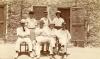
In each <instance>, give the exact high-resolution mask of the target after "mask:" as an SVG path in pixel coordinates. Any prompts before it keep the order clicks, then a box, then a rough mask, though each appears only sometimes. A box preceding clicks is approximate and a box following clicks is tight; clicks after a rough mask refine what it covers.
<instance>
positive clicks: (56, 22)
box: [53, 17, 64, 26]
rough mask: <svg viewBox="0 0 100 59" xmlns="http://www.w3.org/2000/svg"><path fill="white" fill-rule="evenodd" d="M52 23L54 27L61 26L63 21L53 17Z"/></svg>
mask: <svg viewBox="0 0 100 59" xmlns="http://www.w3.org/2000/svg"><path fill="white" fill-rule="evenodd" d="M53 23H54V24H55V26H62V23H64V19H63V18H61V17H60V18H57V17H55V18H54V19H53Z"/></svg>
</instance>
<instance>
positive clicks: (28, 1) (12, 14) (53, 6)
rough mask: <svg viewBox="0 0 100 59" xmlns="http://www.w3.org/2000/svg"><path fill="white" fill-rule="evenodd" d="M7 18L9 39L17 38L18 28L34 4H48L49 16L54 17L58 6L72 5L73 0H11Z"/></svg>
mask: <svg viewBox="0 0 100 59" xmlns="http://www.w3.org/2000/svg"><path fill="white" fill-rule="evenodd" d="M7 5H8V20H7V23H8V25H7V41H15V40H16V38H17V37H16V28H17V27H18V26H19V21H20V20H21V18H25V17H26V15H27V13H28V12H29V11H30V10H33V6H46V7H47V9H48V11H49V16H50V17H51V18H53V17H54V16H55V15H54V13H55V11H56V10H57V7H71V6H72V5H73V0H72V1H71V0H68V1H66V0H53V1H52V0H9V1H8V3H7Z"/></svg>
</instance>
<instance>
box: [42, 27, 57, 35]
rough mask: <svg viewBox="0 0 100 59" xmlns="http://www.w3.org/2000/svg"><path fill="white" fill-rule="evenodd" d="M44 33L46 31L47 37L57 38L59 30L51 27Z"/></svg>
mask: <svg viewBox="0 0 100 59" xmlns="http://www.w3.org/2000/svg"><path fill="white" fill-rule="evenodd" d="M44 31H45V33H46V35H47V36H49V37H54V36H56V31H57V30H56V29H55V28H53V29H50V28H49V27H47V28H46V29H45V30H44Z"/></svg>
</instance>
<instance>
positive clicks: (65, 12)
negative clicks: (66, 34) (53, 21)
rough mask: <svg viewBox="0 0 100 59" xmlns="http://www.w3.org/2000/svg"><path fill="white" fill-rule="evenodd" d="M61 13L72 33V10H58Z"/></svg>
mask: <svg viewBox="0 0 100 59" xmlns="http://www.w3.org/2000/svg"><path fill="white" fill-rule="evenodd" d="M58 10H59V11H61V17H62V18H63V19H64V20H65V22H66V24H67V27H66V28H67V29H68V30H69V31H70V8H58Z"/></svg>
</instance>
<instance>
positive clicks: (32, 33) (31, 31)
mask: <svg viewBox="0 0 100 59" xmlns="http://www.w3.org/2000/svg"><path fill="white" fill-rule="evenodd" d="M30 39H31V41H33V40H35V29H30Z"/></svg>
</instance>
